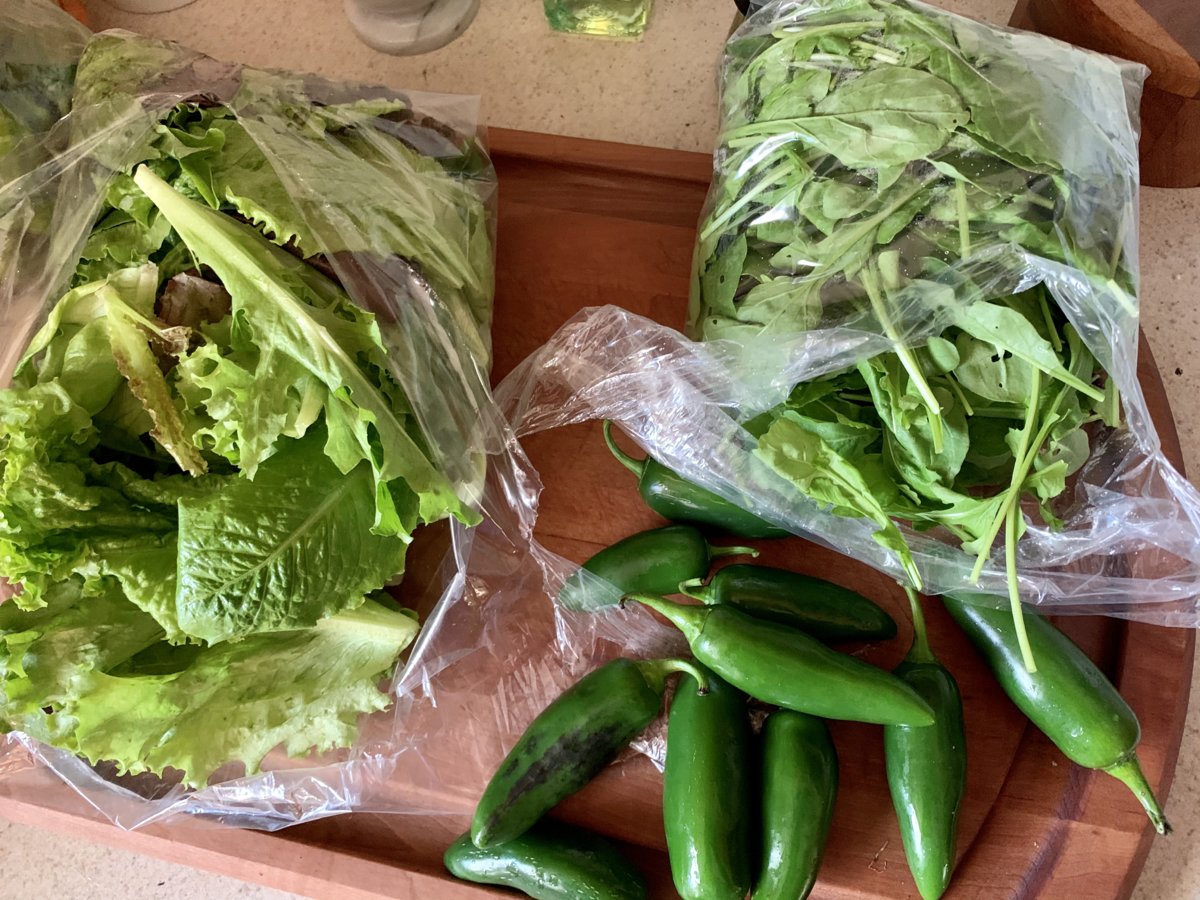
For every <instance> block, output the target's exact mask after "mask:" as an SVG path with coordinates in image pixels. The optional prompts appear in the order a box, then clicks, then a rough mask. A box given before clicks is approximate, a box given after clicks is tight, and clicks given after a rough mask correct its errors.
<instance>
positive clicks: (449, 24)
mask: <svg viewBox="0 0 1200 900" xmlns="http://www.w3.org/2000/svg"><path fill="white" fill-rule="evenodd" d="M343 5H344V8H345V10H346V18H347V19H349V20H350V25H351V27H353V28H354V31H355V33H356V34H357V35H358V37H359V39H360V40H361V41H362V42H363V43H365V44H367V45H368V46H370V47H374V48H375V49H376V50H379V51H382V52H383V53H392V54H395V55H398V56H407V55H412V54H416V53H428V52H429V51H431V50H437V49H438V48H439V47H444V46H445V45H446V44H448V43H450V42H451V41H452V40H454V39H455V38H456V37H458V36H459V35H460V34H462V33H463V32H464V31H466V30H467V26H468V25H470V24H471V22H472V20H474V18H475V13H476V12H478V10H479V0H343Z"/></svg>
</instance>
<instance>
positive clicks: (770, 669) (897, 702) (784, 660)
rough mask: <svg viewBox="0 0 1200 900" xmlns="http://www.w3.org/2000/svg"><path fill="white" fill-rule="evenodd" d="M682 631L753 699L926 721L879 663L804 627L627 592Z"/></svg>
mask: <svg viewBox="0 0 1200 900" xmlns="http://www.w3.org/2000/svg"><path fill="white" fill-rule="evenodd" d="M627 599H629V600H636V601H637V602H638V603H643V604H645V605H646V606H649V607H650V608H651V609H653V610H657V611H658V612H659V613H661V614H662V615H664V616H666V617H667V619H669V620H670V621H671V623H672V624H673V625H674V626H675V627H676V628H678V629H679V630H680V631H682V632H683V636H684V637H685V638H686V639H687V642H688V644H689V645H690V646H691V648H692V653H693V654H694V655H695V657H696V659H698V660H699V661H700V662H702V663H704V665H706V666H708V667H709V668H710V669H712V670H713V671H714V672H716V673H717V674H718V675H720V676H721V677H722V678H724V679H725V680H726V681H728V682H729V683H730V684H732V685H733V686H734V687H736V688H739V689H741V690H743V691H745V692H746V693H747V694H749V695H750V696H751V697H754V698H755V699H758V700H762V701H764V702H766V703H773V704H775V705H776V706H783V707H786V708H787V709H794V710H796V711H797V712H804V713H809V714H810V715H814V716H820V717H821V718H824V719H849V720H852V721H856V722H871V723H874V724H876V725H932V724H933V712H932V711H931V710H930V708H929V705H928V704H927V703H926V702H925V701H924V700H922V699H921V697H920V695H919V694H918V693H917V692H916V691H914V690H913V689H912V688H911V687H909V686H908V685H907V684H905V683H904V682H903V681H901V680H900V679H899V678H897V677H896V676H895V675H892V674H891V673H890V672H885V671H883V669H880V668H877V667H875V666H872V665H869V664H867V663H865V662H861V661H860V660H857V659H855V658H854V657H852V656H846V655H845V654H844V653H837V652H835V651H833V650H830V649H829V648H828V647H826V646H825V645H824V644H822V643H821V642H820V641H818V640H817V639H816V638H813V637H809V636H808V635H807V634H805V633H804V632H803V631H798V630H796V629H795V628H788V627H787V626H786V625H776V624H775V623H773V622H765V621H763V620H762V619H756V618H754V617H753V616H748V615H746V614H745V613H744V612H742V611H741V610H739V609H735V608H733V607H732V606H685V605H683V604H681V603H672V602H671V601H670V600H664V599H663V598H662V597H652V596H646V595H643V594H633V595H630V596H629V597H628V598H627Z"/></svg>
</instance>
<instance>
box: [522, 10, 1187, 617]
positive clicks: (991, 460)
mask: <svg viewBox="0 0 1200 900" xmlns="http://www.w3.org/2000/svg"><path fill="white" fill-rule="evenodd" d="M1143 74H1144V70H1143V69H1142V68H1141V67H1139V66H1135V65H1133V64H1130V63H1123V62H1121V61H1119V60H1115V59H1112V58H1110V57H1105V56H1101V55H1098V54H1093V53H1088V52H1086V51H1082V50H1078V49H1076V48H1072V47H1069V46H1067V45H1064V44H1061V43H1059V42H1057V41H1053V40H1051V39H1048V38H1045V37H1041V36H1038V35H1033V34H1026V33H1021V32H1014V31H1010V30H1007V29H1002V28H993V27H989V26H986V25H982V24H980V23H977V22H974V21H971V20H969V19H965V18H962V17H960V16H955V15H952V14H949V13H946V12H943V11H940V10H937V9H934V8H932V7H929V6H925V5H923V4H920V3H915V2H907V0H896V2H892V0H807V2H776V3H772V4H770V5H768V6H766V7H764V8H762V9H761V10H759V11H758V12H756V13H754V14H752V15H751V16H750V17H749V18H747V20H746V21H745V22H744V24H743V25H742V26H741V27H740V28H739V29H738V30H737V31H736V32H735V33H734V34H733V35H732V36H731V37H730V39H729V41H728V44H727V46H726V49H725V56H724V64H723V71H722V91H721V113H722V119H721V131H720V138H719V145H718V148H717V151H716V154H715V159H714V179H713V183H712V186H711V189H710V191H709V195H708V200H707V203H706V206H705V209H704V212H703V215H702V217H701V221H700V224H699V234H698V241H697V249H696V254H695V264H694V279H693V285H692V295H691V308H690V311H689V325H688V331H689V334H690V335H691V336H692V337H693V338H695V339H697V340H698V341H700V342H701V343H698V344H692V343H689V342H688V341H686V340H684V338H683V337H682V336H681V335H678V334H677V333H675V332H672V331H670V330H669V329H666V328H663V327H661V326H657V325H655V324H654V323H650V322H646V321H644V320H638V319H636V318H632V317H630V316H629V315H628V314H626V313H623V312H621V311H618V310H615V309H612V308H605V309H602V310H595V311H590V312H588V313H586V314H584V315H581V316H580V317H579V318H577V319H576V320H575V321H573V322H571V323H569V324H568V325H567V326H566V327H564V328H563V329H562V330H561V331H560V333H559V334H558V335H557V336H556V338H555V339H554V340H553V341H551V343H550V344H549V345H547V346H546V347H545V348H544V349H543V351H542V352H541V354H540V355H539V357H538V358H537V359H536V360H534V361H531V363H530V364H529V365H528V367H527V368H526V370H525V371H524V372H523V373H522V374H521V377H520V378H514V379H510V381H511V382H512V383H511V384H506V385H505V390H504V392H503V393H504V395H505V397H506V398H507V402H509V404H510V406H511V410H510V419H511V420H512V421H513V423H514V426H515V427H516V428H517V430H518V432H519V433H520V432H523V431H535V430H540V429H542V428H546V427H555V426H557V425H560V424H566V423H568V422H573V421H580V420H583V419H589V418H600V417H606V418H612V419H616V420H618V421H619V422H620V423H621V424H622V425H623V426H624V427H625V428H626V430H627V431H629V432H630V433H631V434H633V435H634V436H635V437H636V438H637V439H638V441H639V442H640V443H641V444H642V445H643V447H644V448H645V449H646V450H647V451H648V452H649V453H650V454H652V455H653V456H654V457H655V458H657V459H658V460H660V461H661V462H663V463H665V464H666V465H668V466H670V467H671V468H673V469H675V470H676V471H678V472H679V473H680V474H682V475H683V476H685V477H686V478H688V479H690V480H692V481H695V482H698V483H700V484H702V485H704V486H705V487H708V488H709V489H711V490H714V491H716V492H717V493H719V494H721V495H722V496H724V497H726V498H728V499H730V500H733V501H735V502H738V503H741V504H742V505H743V506H745V507H747V508H749V509H752V510H753V511H755V512H756V513H758V514H759V515H761V516H762V517H763V518H765V519H768V520H770V521H771V522H774V523H776V524H778V525H781V526H784V527H786V528H788V529H789V530H791V531H794V532H796V533H800V534H804V535H806V536H810V537H813V538H815V539H817V540H819V541H822V542H824V543H826V544H828V545H830V546H832V547H835V548H837V549H839V550H841V551H843V552H845V553H847V554H848V555H850V556H853V557H855V558H858V559H862V560H865V561H867V562H869V563H870V564H872V565H874V566H876V567H878V568H880V569H881V570H884V571H887V572H890V573H892V574H894V575H895V576H896V577H897V578H900V579H903V580H905V581H907V582H910V583H913V584H916V585H918V586H921V587H923V588H924V589H925V590H927V591H929V592H931V593H939V592H945V591H950V590H954V589H957V588H963V587H966V586H967V585H972V584H977V585H979V586H980V587H981V588H982V589H983V590H985V591H987V592H989V593H992V594H998V595H1001V596H1005V595H1008V594H1009V593H1010V591H1011V595H1012V596H1013V597H1016V596H1020V597H1021V598H1022V599H1024V600H1025V601H1027V602H1031V603H1039V604H1042V605H1044V606H1046V607H1048V608H1051V609H1053V610H1054V611H1055V612H1104V613H1110V614H1115V615H1121V616H1127V617H1131V618H1135V619H1140V620H1144V621H1148V622H1157V623H1164V624H1181V625H1196V624H1200V614H1198V609H1200V607H1198V604H1197V599H1198V597H1200V497H1198V496H1197V493H1196V491H1195V489H1194V488H1193V487H1192V486H1191V485H1190V484H1189V483H1188V482H1187V481H1186V479H1184V478H1183V476H1182V475H1181V474H1180V473H1179V472H1178V471H1176V470H1175V469H1174V468H1172V466H1171V465H1170V464H1169V463H1168V462H1167V460H1166V459H1165V458H1164V456H1163V454H1162V452H1161V449H1160V444H1159V439H1158V436H1157V434H1156V432H1155V429H1154V425H1153V423H1152V422H1151V420H1150V418H1149V414H1148V412H1147V408H1146V405H1145V402H1144V399H1143V396H1142V392H1141V389H1140V387H1139V384H1138V380H1137V356H1138V353H1137V350H1138V299H1137V258H1136V251H1137V183H1138V173H1137V124H1136V109H1137V102H1138V98H1139V94H1140V86H1141V80H1142V77H1143ZM613 385H619V387H620V389H619V391H617V390H612V389H611V387H612V386H613ZM509 388H511V390H509Z"/></svg>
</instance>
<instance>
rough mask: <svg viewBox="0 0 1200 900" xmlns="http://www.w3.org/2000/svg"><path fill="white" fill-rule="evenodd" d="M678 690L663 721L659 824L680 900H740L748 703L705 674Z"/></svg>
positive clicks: (745, 879) (746, 859) (746, 847)
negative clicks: (701, 684) (703, 684)
mask: <svg viewBox="0 0 1200 900" xmlns="http://www.w3.org/2000/svg"><path fill="white" fill-rule="evenodd" d="M705 675H706V678H707V681H708V691H707V692H706V693H703V694H701V693H700V692H699V690H698V687H697V684H696V682H695V681H693V680H692V679H691V677H690V676H687V675H684V676H683V677H682V678H680V679H679V683H678V684H677V685H676V690H675V699H674V700H673V701H672V702H671V713H670V716H669V718H668V720H667V760H666V765H665V766H664V768H663V824H664V825H665V827H666V834H667V853H668V856H669V857H670V860H671V875H672V877H673V878H674V880H675V889H676V890H677V891H679V895H680V896H681V897H682V898H683V900H744V898H745V896H746V892H747V891H748V890H750V815H751V814H752V811H753V808H754V804H753V803H751V797H750V772H751V770H752V765H751V761H750V741H751V733H750V720H749V717H748V715H747V710H746V695H745V694H743V693H742V692H741V691H739V690H737V689H736V688H733V687H731V686H730V685H728V684H726V683H725V682H724V681H722V680H721V679H720V678H718V677H716V676H715V675H712V674H711V673H707V672H706V673H705Z"/></svg>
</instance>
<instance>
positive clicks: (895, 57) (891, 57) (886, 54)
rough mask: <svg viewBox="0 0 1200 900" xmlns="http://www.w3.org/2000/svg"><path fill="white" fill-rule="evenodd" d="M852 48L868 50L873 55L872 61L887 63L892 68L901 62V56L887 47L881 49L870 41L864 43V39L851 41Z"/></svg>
mask: <svg viewBox="0 0 1200 900" xmlns="http://www.w3.org/2000/svg"><path fill="white" fill-rule="evenodd" d="M850 46H851V47H858V48H859V49H862V50H866V51H867V52H868V53H870V54H871V59H875V60H878V61H879V62H882V63H887V64H888V65H891V66H894V65H896V64H897V63H899V62H900V54H898V53H895V52H893V51H891V50H889V49H887V48H886V47H881V46H879V45H878V44H872V43H871V42H870V41H864V40H863V39H862V38H859V39H858V40H856V41H851V42H850Z"/></svg>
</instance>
